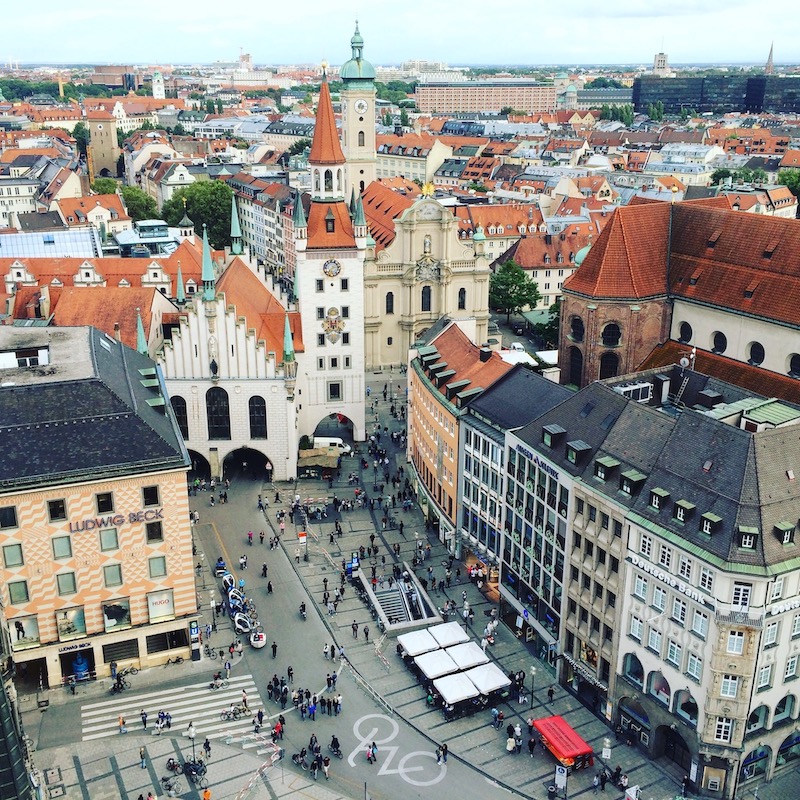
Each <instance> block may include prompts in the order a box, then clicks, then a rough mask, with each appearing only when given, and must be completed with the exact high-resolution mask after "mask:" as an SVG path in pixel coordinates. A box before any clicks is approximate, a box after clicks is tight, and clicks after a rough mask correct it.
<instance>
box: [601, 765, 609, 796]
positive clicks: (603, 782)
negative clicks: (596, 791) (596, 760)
mask: <svg viewBox="0 0 800 800" xmlns="http://www.w3.org/2000/svg"><path fill="white" fill-rule="evenodd" d="M607 780H608V775H606V771H605V770H603V771H602V772H601V773H600V791H601V792H604V791H605V790H606V781H607Z"/></svg>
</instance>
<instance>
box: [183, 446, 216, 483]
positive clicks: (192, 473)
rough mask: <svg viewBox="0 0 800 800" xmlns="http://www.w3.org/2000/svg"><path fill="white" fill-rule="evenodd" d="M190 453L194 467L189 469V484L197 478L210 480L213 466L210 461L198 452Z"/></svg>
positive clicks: (192, 451) (190, 451) (191, 451)
mask: <svg viewBox="0 0 800 800" xmlns="http://www.w3.org/2000/svg"><path fill="white" fill-rule="evenodd" d="M188 453H189V458H190V459H191V462H192V466H191V467H190V468H189V476H188V479H189V482H190V483H191V482H192V481H194V479H195V478H199V479H200V480H202V479H203V478H205V479H206V480H208V479H209V478H210V477H211V464H210V463H209V461H208V459H207V458H206V457H205V456H204V455H203V454H202V453H198V452H197V450H189V451H188Z"/></svg>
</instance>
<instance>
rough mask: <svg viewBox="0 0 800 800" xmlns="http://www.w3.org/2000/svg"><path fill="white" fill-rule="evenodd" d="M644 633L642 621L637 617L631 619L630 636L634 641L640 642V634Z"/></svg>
mask: <svg viewBox="0 0 800 800" xmlns="http://www.w3.org/2000/svg"><path fill="white" fill-rule="evenodd" d="M643 631H644V621H643V620H641V619H639V617H631V636H632V637H633V638H634V639H636V641H638V642H641V641H642V632H643Z"/></svg>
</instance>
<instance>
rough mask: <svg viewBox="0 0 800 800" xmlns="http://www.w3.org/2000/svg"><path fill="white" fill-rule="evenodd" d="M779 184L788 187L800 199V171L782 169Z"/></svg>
mask: <svg viewBox="0 0 800 800" xmlns="http://www.w3.org/2000/svg"><path fill="white" fill-rule="evenodd" d="M778 184H782V185H783V186H786V187H787V188H788V189H789V191H790V192H791V193H792V194H793V195H794V196H795V197H800V169H782V170H781V171H780V172H778Z"/></svg>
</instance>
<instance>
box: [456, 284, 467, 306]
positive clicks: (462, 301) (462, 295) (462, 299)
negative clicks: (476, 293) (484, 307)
mask: <svg viewBox="0 0 800 800" xmlns="http://www.w3.org/2000/svg"><path fill="white" fill-rule="evenodd" d="M466 307H467V290H466V289H459V290H458V309H459V311H463V310H464V309H466Z"/></svg>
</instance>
